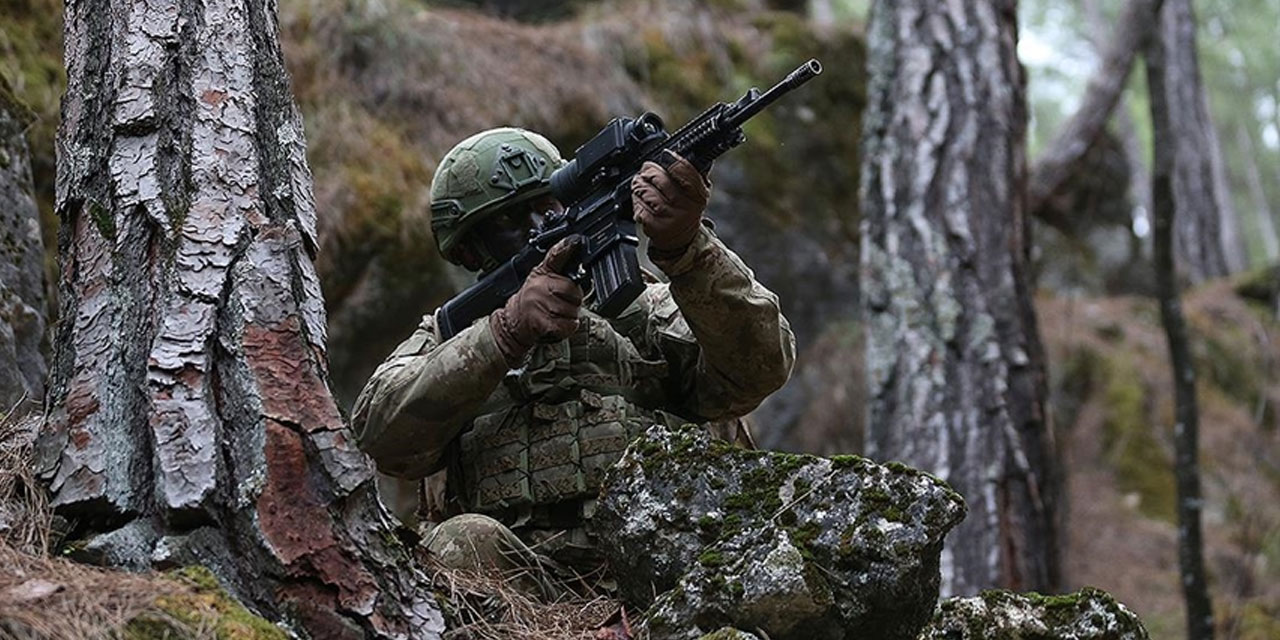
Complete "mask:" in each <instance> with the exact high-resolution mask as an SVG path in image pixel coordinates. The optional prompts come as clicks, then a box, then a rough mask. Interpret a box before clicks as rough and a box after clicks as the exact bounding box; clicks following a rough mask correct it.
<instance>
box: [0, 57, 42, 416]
mask: <svg viewBox="0 0 1280 640" xmlns="http://www.w3.org/2000/svg"><path fill="white" fill-rule="evenodd" d="M31 118H32V116H31V112H30V111H28V110H27V109H26V107H24V106H22V105H21V104H19V103H18V101H17V100H16V99H15V98H14V96H13V92H12V91H11V90H10V88H9V85H8V83H7V82H6V81H5V79H4V77H3V76H0V233H3V244H0V419H4V418H6V417H8V416H9V415H11V414H21V413H25V412H26V411H27V410H28V409H29V408H31V407H35V406H38V405H39V404H40V402H42V401H43V399H44V379H45V376H46V364H45V358H44V348H45V346H46V344H45V324H46V322H45V292H44V282H45V281H44V246H43V243H42V242H41V241H40V213H39V211H38V210H37V208H36V201H35V187H34V185H33V184H32V180H31V156H30V154H29V153H28V151H27V142H26V139H25V137H24V131H25V130H26V127H27V125H28V124H30V122H31Z"/></svg>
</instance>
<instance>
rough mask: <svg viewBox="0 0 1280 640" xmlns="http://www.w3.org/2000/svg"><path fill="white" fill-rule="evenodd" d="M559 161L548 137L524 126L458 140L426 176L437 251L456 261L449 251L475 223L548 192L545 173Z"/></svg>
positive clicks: (455, 246)
mask: <svg viewBox="0 0 1280 640" xmlns="http://www.w3.org/2000/svg"><path fill="white" fill-rule="evenodd" d="M564 163H565V162H564V159H563V158H561V157H560V151H559V150H558V149H556V147H555V145H553V144H551V141H549V140H547V139H546V138H544V137H542V136H541V135H538V134H536V133H534V132H532V131H526V130H524V129H517V128H514V127H502V128H498V129H489V130H488V131H482V132H480V133H477V134H475V135H473V136H471V137H470V138H467V139H466V140H463V141H462V142H459V143H458V144H457V145H455V146H454V147H453V148H452V149H450V150H449V153H446V154H445V156H444V158H443V159H442V160H441V161H440V166H439V167H438V168H437V169H436V174H435V177H433V178H432V180H431V231H432V233H433V234H434V235H435V239H436V246H437V247H439V249H440V253H441V255H443V256H444V257H445V258H446V259H447V260H449V261H450V262H453V263H455V264H460V262H459V260H458V259H457V257H456V256H457V254H456V253H455V251H454V250H455V249H456V248H457V247H458V245H459V243H460V242H461V240H462V239H463V238H465V237H466V234H467V232H468V231H470V229H471V228H472V227H474V226H475V224H476V223H477V222H480V221H481V220H484V219H485V218H488V217H490V216H492V215H493V214H495V213H497V212H499V211H501V210H503V209H505V208H507V207H509V206H511V205H514V204H518V203H521V202H524V201H527V200H531V199H535V198H539V197H541V196H543V195H545V194H547V193H549V192H550V190H551V173H552V172H553V171H555V170H556V169H558V168H560V167H561V166H562V165H563V164H564ZM480 250H481V251H482V252H483V249H480ZM482 257H483V259H484V260H485V262H490V261H491V260H492V258H491V257H490V256H487V255H485V256H482Z"/></svg>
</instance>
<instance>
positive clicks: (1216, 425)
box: [1037, 282, 1280, 640]
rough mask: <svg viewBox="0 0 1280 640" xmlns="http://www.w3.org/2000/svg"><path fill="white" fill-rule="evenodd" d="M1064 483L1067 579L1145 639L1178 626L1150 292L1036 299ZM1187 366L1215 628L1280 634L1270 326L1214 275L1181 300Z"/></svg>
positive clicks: (1166, 419)
mask: <svg viewBox="0 0 1280 640" xmlns="http://www.w3.org/2000/svg"><path fill="white" fill-rule="evenodd" d="M1037 309H1038V311H1039V317H1040V320H1041V332H1042V336H1043V337H1044V341H1045V344H1046V348H1047V350H1048V352H1049V360H1050V370H1051V377H1052V378H1053V383H1052V388H1053V390H1054V392H1053V398H1052V399H1051V404H1052V406H1053V410H1054V414H1055V415H1054V417H1055V420H1056V422H1057V427H1056V431H1057V434H1058V441H1059V445H1060V451H1061V453H1062V457H1063V463H1064V469H1065V472H1066V482H1067V502H1068V508H1067V510H1066V511H1067V513H1066V526H1067V531H1068V538H1067V541H1066V543H1067V546H1066V548H1065V550H1064V560H1065V574H1066V579H1067V581H1068V584H1067V586H1068V588H1077V587H1080V586H1083V585H1092V586H1096V587H1099V588H1101V589H1105V590H1107V591H1109V592H1111V593H1112V594H1113V595H1115V597H1116V598H1117V599H1118V600H1120V601H1121V602H1124V603H1125V604H1127V605H1129V606H1130V607H1131V608H1132V609H1133V610H1134V611H1135V612H1137V613H1138V615H1139V616H1141V617H1142V619H1143V620H1144V621H1145V622H1146V624H1147V626H1148V629H1149V630H1150V632H1151V637H1153V638H1181V637H1184V636H1185V632H1184V629H1185V622H1184V620H1183V607H1182V592H1181V589H1180V587H1179V580H1178V576H1179V571H1178V559H1177V547H1176V542H1177V540H1176V538H1177V528H1176V525H1175V522H1174V504H1175V502H1174V501H1175V492H1174V484H1173V474H1172V471H1171V465H1172V460H1173V398H1172V388H1173V387H1172V381H1171V380H1170V378H1169V367H1168V364H1167V362H1168V356H1167V347H1166V345H1165V338H1164V333H1163V331H1162V329H1161V326H1160V323H1159V312H1158V309H1157V307H1156V306H1155V304H1154V303H1153V302H1152V301H1151V300H1150V299H1143V298H1129V297H1117V298H1101V299H1069V298H1063V297H1043V298H1041V299H1040V300H1039V301H1038V304H1037ZM1185 312H1186V314H1187V316H1188V318H1189V321H1190V324H1191V328H1192V331H1193V337H1194V339H1195V353H1196V361H1197V365H1198V369H1197V371H1198V376H1199V383H1200V384H1199V387H1198V389H1199V399H1200V406H1201V417H1200V447H1201V458H1200V461H1201V468H1202V484H1203V490H1204V503H1205V508H1204V526H1205V539H1206V553H1205V558H1206V562H1207V563H1208V570H1209V573H1210V576H1211V591H1212V595H1213V599H1214V605H1215V612H1214V613H1215V615H1216V617H1217V623H1218V624H1217V626H1218V629H1219V637H1222V638H1240V639H1250V640H1253V639H1258V640H1262V639H1266V638H1277V637H1280V500H1278V499H1277V497H1278V496H1280V431H1278V429H1277V415H1278V412H1277V401H1280V379H1278V377H1277V363H1278V362H1280V325H1278V324H1277V322H1276V319H1275V316H1274V315H1273V314H1272V313H1271V312H1270V311H1268V310H1265V309H1262V308H1259V307H1256V306H1254V304H1253V303H1251V302H1248V301H1246V300H1245V299H1243V298H1242V297H1240V296H1239V295H1237V294H1236V292H1235V291H1234V290H1233V288H1232V285H1231V284H1230V283H1227V282H1217V283H1212V284H1210V285H1207V286H1204V287H1201V288H1199V289H1196V290H1195V291H1193V292H1192V293H1191V294H1190V295H1188V296H1187V297H1186V299H1185Z"/></svg>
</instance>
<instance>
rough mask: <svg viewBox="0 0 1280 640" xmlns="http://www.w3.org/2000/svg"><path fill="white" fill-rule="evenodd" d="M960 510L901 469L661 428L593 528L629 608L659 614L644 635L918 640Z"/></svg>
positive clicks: (642, 441)
mask: <svg viewBox="0 0 1280 640" xmlns="http://www.w3.org/2000/svg"><path fill="white" fill-rule="evenodd" d="M964 512H965V507H964V502H963V500H962V499H961V498H960V496H959V495H958V494H956V493H955V492H954V491H952V490H951V489H950V487H948V486H947V485H946V484H945V483H943V482H942V481H940V480H938V479H936V478H934V477H932V476H929V475H928V474H925V473H923V472H920V471H917V470H915V469H911V468H909V467H906V466H904V465H892V466H886V465H879V464H876V463H874V462H871V461H869V460H866V459H863V458H860V457H857V456H838V457H835V458H820V457H816V456H808V455H794V454H786V453H775V452H765V451H747V450H742V449H736V448H733V447H730V446H729V445H727V444H724V443H722V442H719V441H716V440H713V439H712V438H711V437H710V436H709V435H708V434H707V433H706V432H705V431H704V430H702V429H699V428H696V427H691V426H689V427H685V428H682V429H675V430H671V429H667V428H666V427H662V426H655V427H653V428H651V429H650V430H649V431H648V432H646V433H645V434H644V436H642V437H641V438H639V439H637V440H636V442H634V443H632V445H631V447H630V448H629V449H628V450H627V453H626V454H625V455H624V456H623V458H622V460H621V461H620V462H619V463H618V465H617V466H615V467H614V469H613V470H612V471H611V472H610V474H609V476H608V477H607V479H606V481H605V484H604V488H603V490H602V492H601V497H600V500H599V504H598V506H597V510H596V514H595V516H594V518H593V519H592V522H591V526H592V528H593V530H594V531H595V533H596V535H597V536H598V537H599V539H600V546H601V548H602V550H603V551H604V553H605V554H606V556H607V557H608V558H609V561H610V564H611V566H612V568H613V571H614V573H615V575H616V576H617V578H618V586H619V589H620V591H621V593H622V594H623V596H624V598H626V599H627V600H628V601H630V602H632V603H635V604H639V605H651V606H650V608H649V610H648V612H647V613H646V614H645V617H644V620H643V621H642V622H641V627H642V630H643V632H644V633H646V634H648V636H647V637H650V638H655V639H667V638H671V639H674V638H680V639H685V638H687V639H689V640H693V639H696V638H700V637H701V636H703V635H704V634H708V633H711V632H715V631H716V630H717V629H721V628H722V627H730V628H738V629H760V630H762V631H764V632H765V633H767V634H768V636H769V637H770V638H773V639H774V640H787V639H788V638H806V639H809V638H831V639H835V640H838V639H842V638H854V637H856V638H863V639H876V638H885V639H894V638H904V639H908V638H910V639H914V638H915V637H916V634H917V633H918V632H919V631H920V629H921V628H922V627H923V626H924V624H925V623H926V622H927V620H928V618H929V616H930V615H931V613H932V610H933V607H934V603H935V601H936V599H937V595H938V579H939V576H938V559H939V554H940V552H941V549H942V540H943V537H944V536H945V535H946V533H947V531H949V530H950V529H951V528H952V527H953V526H955V524H956V523H958V522H959V521H960V519H961V518H963V517H964ZM655 595H656V598H655Z"/></svg>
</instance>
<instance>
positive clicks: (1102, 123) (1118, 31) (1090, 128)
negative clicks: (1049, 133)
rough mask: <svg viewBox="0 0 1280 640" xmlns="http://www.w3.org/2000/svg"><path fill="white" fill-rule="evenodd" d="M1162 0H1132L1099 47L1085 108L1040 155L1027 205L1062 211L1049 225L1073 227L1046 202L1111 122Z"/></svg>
mask: <svg viewBox="0 0 1280 640" xmlns="http://www.w3.org/2000/svg"><path fill="white" fill-rule="evenodd" d="M1162 2H1163V0H1129V2H1128V3H1127V4H1126V5H1125V7H1124V12H1123V13H1122V14H1121V15H1120V19H1119V21H1118V22H1117V23H1116V28H1115V30H1114V31H1113V32H1112V35H1111V38H1110V40H1108V41H1107V43H1106V45H1105V46H1103V47H1102V50H1101V51H1100V56H1099V61H1098V69H1097V70H1096V71H1094V72H1093V75H1092V76H1091V77H1090V78H1089V85H1088V88H1087V89H1086V90H1085V94H1084V98H1083V99H1082V100H1081V101H1080V108H1079V109H1077V110H1076V112H1075V113H1074V114H1072V116H1071V118H1070V119H1069V120H1067V122H1066V123H1065V124H1063V125H1062V127H1061V128H1060V129H1058V132H1057V133H1056V134H1055V135H1054V137H1053V140H1052V141H1050V143H1049V146H1048V147H1047V148H1046V149H1045V151H1044V152H1043V153H1041V154H1040V157H1039V158H1037V159H1036V161H1035V163H1034V166H1033V167H1032V170H1031V179H1030V184H1029V187H1028V190H1027V198H1028V209H1027V210H1028V211H1045V212H1053V213H1055V214H1058V215H1055V216H1054V217H1052V218H1049V219H1046V220H1044V222H1045V223H1046V224H1049V225H1052V226H1054V227H1057V228H1059V229H1063V230H1064V231H1070V230H1071V229H1072V226H1073V223H1072V221H1071V220H1069V219H1066V218H1065V217H1063V216H1066V215H1069V212H1059V211H1055V210H1054V209H1052V208H1050V207H1043V206H1042V205H1043V204H1044V203H1045V201H1046V200H1047V199H1048V198H1049V196H1051V195H1053V193H1054V192H1055V191H1056V190H1057V189H1058V188H1059V187H1061V186H1062V184H1063V183H1064V182H1066V181H1067V178H1068V177H1070V176H1071V169H1072V167H1073V166H1074V165H1075V164H1076V163H1078V162H1079V161H1080V159H1081V158H1083V157H1084V154H1085V152H1086V151H1088V150H1089V147H1090V146H1091V145H1092V144H1093V142H1094V140H1096V139H1097V138H1098V135H1099V134H1101V133H1102V130H1103V129H1104V128H1105V127H1106V126H1107V121H1108V120H1110V119H1111V114H1112V112H1114V111H1115V108H1116V105H1117V104H1119V103H1120V96H1121V95H1122V94H1123V93H1124V88H1125V85H1126V84H1127V82H1128V79H1129V70H1130V69H1131V68H1132V67H1133V60H1134V58H1135V57H1137V54H1138V48H1139V46H1140V44H1141V43H1142V42H1145V41H1146V39H1147V36H1148V34H1150V33H1151V31H1152V29H1153V25H1154V21H1153V20H1152V19H1151V16H1153V15H1155V12H1156V11H1157V10H1158V9H1159V7H1160V4H1161V3H1162Z"/></svg>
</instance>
